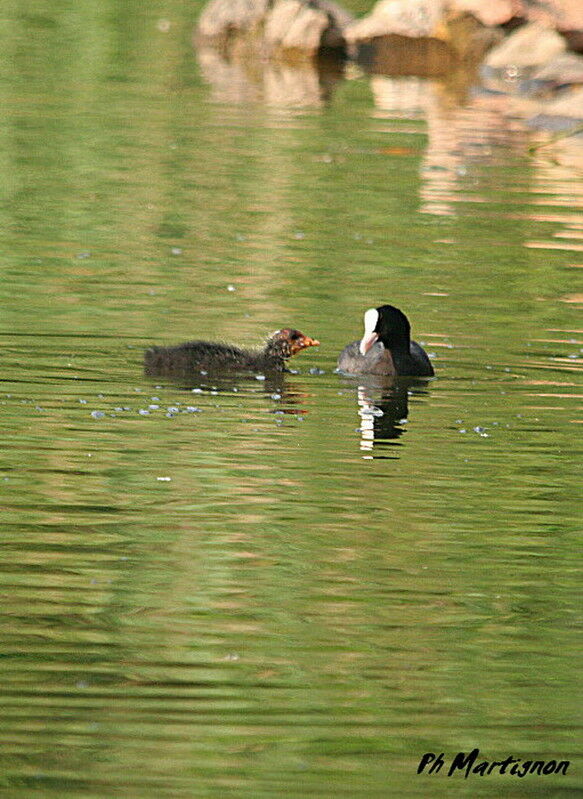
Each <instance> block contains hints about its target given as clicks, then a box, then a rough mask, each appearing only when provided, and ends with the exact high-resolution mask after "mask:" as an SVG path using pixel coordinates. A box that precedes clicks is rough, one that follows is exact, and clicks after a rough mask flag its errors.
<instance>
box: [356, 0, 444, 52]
mask: <svg viewBox="0 0 583 799" xmlns="http://www.w3.org/2000/svg"><path fill="white" fill-rule="evenodd" d="M443 10H444V3H443V0H380V2H379V3H377V4H376V5H375V6H374V8H373V10H372V11H371V13H370V14H369V15H368V16H366V17H363V19H359V20H357V21H356V22H353V23H351V24H350V25H348V26H347V28H346V30H345V32H344V34H345V36H346V40H347V41H348V42H351V43H356V42H362V41H366V40H368V39H375V38H378V37H380V36H390V35H391V34H398V35H400V36H410V37H413V38H417V37H420V36H425V37H430V36H433V34H434V32H435V31H436V30H437V27H438V25H439V23H440V21H441V19H442V15H443Z"/></svg>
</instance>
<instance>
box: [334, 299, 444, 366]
mask: <svg viewBox="0 0 583 799" xmlns="http://www.w3.org/2000/svg"><path fill="white" fill-rule="evenodd" d="M338 369H340V370H341V371H342V372H347V373H348V374H372V375H386V376H387V377H397V376H403V375H411V376H415V377H431V376H432V375H433V374H434V371H433V366H432V365H431V361H430V360H429V358H428V357H427V353H426V352H425V350H424V349H423V347H421V346H420V345H419V344H418V343H417V342H416V341H412V340H411V325H410V324H409V320H408V319H407V317H406V316H405V314H404V313H403V312H402V311H400V310H399V309H398V308H395V307H394V306H393V305H381V306H380V307H379V308H369V310H368V311H366V313H365V314H364V336H363V337H362V339H361V341H360V342H358V341H353V342H352V344H348V345H347V346H346V347H344V349H343V350H342V352H341V353H340V356H339V358H338Z"/></svg>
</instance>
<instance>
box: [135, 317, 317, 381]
mask: <svg viewBox="0 0 583 799" xmlns="http://www.w3.org/2000/svg"><path fill="white" fill-rule="evenodd" d="M319 343H320V342H319V341H317V340H316V339H313V338H310V337H309V336H305V335H304V334H303V333H300V331H299V330H293V329H292V328H289V327H286V328H284V329H283V330H277V331H276V332H275V333H274V334H273V335H272V336H270V338H269V339H268V340H267V342H266V343H265V347H264V348H263V349H262V350H256V351H252V350H242V349H240V348H239V347H233V346H231V345H230V344H217V343H216V342H214V341H187V342H186V343H184V344H178V345H177V346H176V347H152V348H151V349H149V350H146V353H145V356H144V361H145V372H146V374H148V375H188V374H193V373H197V372H202V371H204V372H211V373H213V374H216V373H217V372H227V371H232V372H249V371H251V372H284V371H285V362H286V360H287V358H291V357H292V355H295V354H296V353H297V352H300V350H303V349H305V348H306V347H317V346H318V345H319Z"/></svg>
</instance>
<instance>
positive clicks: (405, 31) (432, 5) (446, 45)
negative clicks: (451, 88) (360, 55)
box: [344, 0, 510, 75]
mask: <svg viewBox="0 0 583 799" xmlns="http://www.w3.org/2000/svg"><path fill="white" fill-rule="evenodd" d="M497 1H498V0H494V2H497ZM500 2H502V0H500ZM508 2H510V0H508ZM344 35H345V37H346V40H347V41H348V42H350V43H351V44H356V43H359V44H361V43H363V42H374V45H375V48H376V49H377V50H378V51H379V52H380V50H381V49H382V50H383V54H381V55H378V57H377V61H378V60H379V58H380V59H381V60H387V57H389V56H390V53H389V51H390V49H391V48H393V47H396V48H398V49H399V50H403V46H404V45H403V42H405V41H406V39H409V40H410V41H412V42H416V43H417V44H418V45H419V46H418V47H416V46H414V48H415V50H416V52H415V61H416V62H417V63H418V62H419V61H420V60H421V61H422V60H424V59H425V60H426V61H428V62H429V61H430V62H432V66H431V67H429V66H424V67H423V68H422V71H421V72H419V69H418V68H412V67H411V66H410V65H408V64H407V62H406V61H405V62H404V63H403V65H402V67H401V72H403V74H416V75H417V74H436V70H437V72H438V73H439V74H443V73H444V72H447V71H448V70H450V69H451V67H452V64H453V63H454V62H456V61H460V60H461V61H473V62H477V61H479V60H481V59H482V58H483V56H484V53H486V52H487V50H489V49H490V48H491V47H492V46H493V45H494V44H497V43H498V41H500V38H501V36H502V34H501V33H500V32H498V31H496V30H494V29H490V28H486V27H485V26H484V25H483V24H482V23H481V22H480V21H478V19H477V18H476V17H475V16H474V15H472V14H470V13H468V12H467V11H465V10H463V9H455V8H453V7H452V6H450V5H449V4H446V2H444V0H381V2H379V3H377V4H376V6H375V7H374V8H373V10H372V12H371V14H370V15H369V16H368V17H364V18H363V19H361V20H358V21H357V22H353V23H352V24H350V25H348V26H347V28H346V29H345V31H344ZM383 39H385V40H386V41H385V42H384V44H381V43H382V42H383ZM423 51H425V52H426V56H424V55H423ZM402 55H403V56H406V55H407V54H406V53H402ZM396 57H397V55H395V56H394V57H390V58H389V60H391V61H393V62H395V61H396ZM384 71H385V72H387V70H384ZM388 74H397V72H395V70H394V68H391V69H389V70H388Z"/></svg>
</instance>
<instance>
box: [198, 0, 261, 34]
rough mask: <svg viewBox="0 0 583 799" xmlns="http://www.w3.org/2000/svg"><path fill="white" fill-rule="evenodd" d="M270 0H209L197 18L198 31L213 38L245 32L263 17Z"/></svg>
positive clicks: (257, 23)
mask: <svg viewBox="0 0 583 799" xmlns="http://www.w3.org/2000/svg"><path fill="white" fill-rule="evenodd" d="M270 5H271V3H270V0H211V2H210V3H208V4H207V5H206V6H205V7H204V8H203V10H202V13H201V15H200V17H199V18H198V33H199V34H200V35H201V36H204V37H208V38H215V37H220V36H225V35H229V34H232V33H247V32H248V31H250V30H252V29H253V28H255V27H256V26H258V25H259V24H260V22H261V21H262V20H263V18H264V17H265V14H266V12H267V9H268V7H269V6H270Z"/></svg>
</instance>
